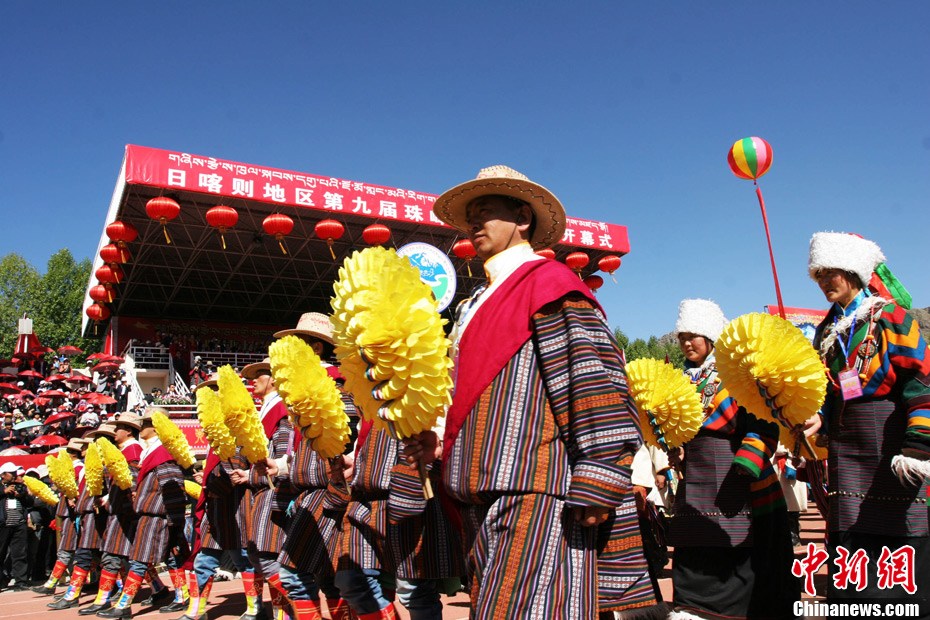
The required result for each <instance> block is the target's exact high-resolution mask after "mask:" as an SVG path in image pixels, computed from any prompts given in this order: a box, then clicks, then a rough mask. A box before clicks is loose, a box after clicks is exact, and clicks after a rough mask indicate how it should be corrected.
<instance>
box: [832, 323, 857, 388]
mask: <svg viewBox="0 0 930 620" xmlns="http://www.w3.org/2000/svg"><path fill="white" fill-rule="evenodd" d="M838 318H839V317H837V319H834V320H833V325H834V329H836V322H837V320H838ZM855 333H856V319H855V317H853V322H852V325H850V326H849V335H848V337H847V338H846V342H843V338H842V336H840V335H837V338H836V341H837V342H838V343H839V345H840V350H841V351H842V352H843V365H844V366H845V369H844V370H842V371H840V374H839V377H838V378H839V383H840V392H841V393H842V394H843V400H847V401H848V400H852V399H854V398H859V397H860V396H862V381H860V380H859V372H858V371H857V370H856V369H855V368H850V366H849V348H850V347H851V346H852V339H853V335H854V334H855Z"/></svg>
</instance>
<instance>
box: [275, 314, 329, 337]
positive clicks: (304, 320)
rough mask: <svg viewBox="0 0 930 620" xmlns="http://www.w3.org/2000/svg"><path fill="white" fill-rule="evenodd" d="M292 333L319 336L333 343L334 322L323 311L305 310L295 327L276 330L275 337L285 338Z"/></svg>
mask: <svg viewBox="0 0 930 620" xmlns="http://www.w3.org/2000/svg"><path fill="white" fill-rule="evenodd" d="M291 334H298V335H304V336H310V337H312V338H318V339H320V340H322V341H323V342H328V343H329V344H333V324H332V321H330V320H329V317H328V316H326V315H325V314H323V313H322V312H305V313H304V314H303V315H301V317H300V320H299V321H297V327H295V328H294V329H283V330H281V331H279V332H275V335H274V337H275V338H284V337H285V336H290V335H291Z"/></svg>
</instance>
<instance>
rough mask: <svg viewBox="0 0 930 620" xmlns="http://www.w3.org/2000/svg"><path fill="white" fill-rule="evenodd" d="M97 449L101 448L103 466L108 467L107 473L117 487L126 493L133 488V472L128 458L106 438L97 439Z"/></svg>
mask: <svg viewBox="0 0 930 620" xmlns="http://www.w3.org/2000/svg"><path fill="white" fill-rule="evenodd" d="M97 447H98V448H100V455H101V456H102V457H103V464H104V465H106V468H107V472H109V474H110V478H112V479H113V482H115V483H116V486H118V487H119V488H121V489H122V490H124V491H126V490H128V489H129V488H131V487H132V471H131V470H130V469H129V463H128V462H127V461H126V456H125V455H124V454H123V453H122V452H120V449H119V448H117V447H116V446H115V445H113V444H112V443H111V442H110V440H109V439H107V438H106V437H97Z"/></svg>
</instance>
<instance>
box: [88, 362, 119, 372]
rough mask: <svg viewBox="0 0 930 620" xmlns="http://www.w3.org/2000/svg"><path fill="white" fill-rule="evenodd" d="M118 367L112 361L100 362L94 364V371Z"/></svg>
mask: <svg viewBox="0 0 930 620" xmlns="http://www.w3.org/2000/svg"><path fill="white" fill-rule="evenodd" d="M117 368H119V364H114V363H113V362H101V363H99V364H97V365H96V366H94V372H106V371H108V370H116V369H117Z"/></svg>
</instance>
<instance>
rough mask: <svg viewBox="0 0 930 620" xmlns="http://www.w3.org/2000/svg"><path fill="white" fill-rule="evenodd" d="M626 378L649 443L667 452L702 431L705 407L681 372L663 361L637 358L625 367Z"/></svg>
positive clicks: (645, 437)
mask: <svg viewBox="0 0 930 620" xmlns="http://www.w3.org/2000/svg"><path fill="white" fill-rule="evenodd" d="M626 375H627V382H628V385H629V389H630V396H631V397H632V398H633V402H635V403H636V408H637V409H638V410H639V418H640V426H641V428H642V432H643V438H644V439H645V440H646V441H647V442H648V443H649V444H651V445H653V446H656V447H659V448H662V449H663V450H666V451H667V450H669V449H671V448H677V447H679V446H681V445H683V444H685V443H686V442H688V441H690V440H691V439H692V438H693V437H694V436H695V435H697V433H698V431H699V430H701V424H702V423H703V421H704V408H703V407H702V406H701V399H700V397H699V396H698V394H697V392H696V391H695V389H694V385H693V384H692V383H691V381H689V380H688V377H687V376H685V375H684V373H682V372H681V370H679V369H678V368H675V367H674V366H672V365H671V364H666V363H665V362H662V361H660V360H655V359H638V360H633V361H632V362H630V363H629V364H627V365H626Z"/></svg>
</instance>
